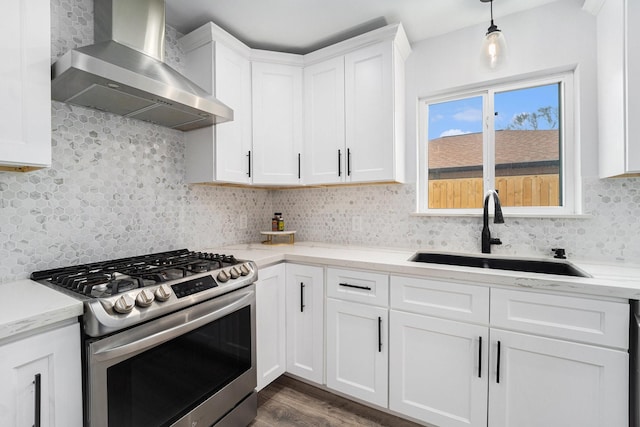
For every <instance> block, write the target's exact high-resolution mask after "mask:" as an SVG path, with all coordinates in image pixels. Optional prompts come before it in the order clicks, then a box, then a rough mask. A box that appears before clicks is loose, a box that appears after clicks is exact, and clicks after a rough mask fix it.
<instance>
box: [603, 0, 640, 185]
mask: <svg viewBox="0 0 640 427" xmlns="http://www.w3.org/2000/svg"><path fill="white" fill-rule="evenodd" d="M639 20H640V2H638V1H636V0H606V1H604V4H603V5H602V7H601V9H600V12H599V13H598V17H597V34H598V35H597V37H598V119H599V120H598V127H599V139H600V153H599V159H600V176H601V177H603V178H605V177H614V176H624V175H630V174H638V173H640V122H639V121H638V120H637V117H639V116H640V75H639V73H640V27H638V25H637V22H638V21H639ZM634 24H636V25H634Z"/></svg>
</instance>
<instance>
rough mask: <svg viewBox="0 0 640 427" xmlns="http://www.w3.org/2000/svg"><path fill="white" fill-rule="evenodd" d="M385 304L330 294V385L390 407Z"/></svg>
mask: <svg viewBox="0 0 640 427" xmlns="http://www.w3.org/2000/svg"><path fill="white" fill-rule="evenodd" d="M388 318H389V310H388V309H387V308H385V307H374V306H370V305H365V304H360V303H353V302H349V301H341V300H335V299H332V298H327V387H329V388H332V389H334V390H337V391H340V392H342V393H346V394H348V395H350V396H353V397H355V398H358V399H362V400H364V401H367V402H370V403H373V404H375V405H378V406H382V407H385V408H386V407H387V397H388V357H389V341H388V325H389V323H388Z"/></svg>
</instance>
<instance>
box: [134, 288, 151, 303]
mask: <svg viewBox="0 0 640 427" xmlns="http://www.w3.org/2000/svg"><path fill="white" fill-rule="evenodd" d="M153 299H154V297H153V293H152V292H151V291H150V290H148V289H143V290H141V291H140V292H139V293H138V295H136V305H137V306H138V307H149V306H150V305H151V303H152V302H153Z"/></svg>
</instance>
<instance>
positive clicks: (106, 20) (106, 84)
mask: <svg viewBox="0 0 640 427" xmlns="http://www.w3.org/2000/svg"><path fill="white" fill-rule="evenodd" d="M164 35H165V4H164V0H135V1H132V0H94V39H95V44H93V45H90V46H85V47H81V48H78V49H74V50H71V51H69V52H67V53H65V54H64V55H63V56H62V57H61V58H60V59H59V60H58V61H57V62H56V63H55V64H53V65H52V66H51V79H52V81H51V97H52V99H54V100H56V101H63V102H68V103H70V104H75V105H80V106H83V107H88V108H93V109H96V110H101V111H107V112H110V113H114V114H118V115H121V116H125V117H131V118H134V119H140V120H145V121H149V122H153V123H156V124H159V125H162V126H167V127H170V128H174V129H179V130H182V131H187V130H193V129H198V128H201V127H206V126H211V125H214V124H216V123H221V122H226V121H229V120H233V110H231V109H230V108H229V107H227V106H226V105H224V104H223V103H221V102H220V101H218V100H217V99H215V98H214V97H212V96H211V95H210V94H209V93H208V92H206V91H205V90H204V89H202V88H200V87H199V86H197V85H196V84H195V83H193V82H192V81H190V80H188V79H187V78H185V77H184V76H182V75H181V74H180V73H178V72H177V71H175V70H174V69H173V68H171V67H169V66H168V65H166V64H165V63H164Z"/></svg>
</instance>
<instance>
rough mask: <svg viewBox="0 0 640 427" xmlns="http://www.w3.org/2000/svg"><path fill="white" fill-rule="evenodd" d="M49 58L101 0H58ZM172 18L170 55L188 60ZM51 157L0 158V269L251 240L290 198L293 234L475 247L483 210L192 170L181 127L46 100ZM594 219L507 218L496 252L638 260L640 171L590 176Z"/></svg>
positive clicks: (392, 191)
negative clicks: (280, 186) (21, 163)
mask: <svg viewBox="0 0 640 427" xmlns="http://www.w3.org/2000/svg"><path fill="white" fill-rule="evenodd" d="M51 12H52V17H51V27H52V32H51V41H52V46H51V55H52V62H53V61H54V60H55V59H56V58H57V57H59V56H60V55H61V54H63V53H64V52H66V51H67V50H69V49H72V48H74V47H76V46H84V45H87V44H90V43H92V41H93V1H92V0H81V1H73V2H72V1H70V0H52V1H51ZM178 37H179V34H178V33H177V32H176V31H175V30H173V29H172V28H170V27H167V40H166V61H167V62H168V63H169V64H170V65H171V66H173V67H174V68H176V69H177V70H179V71H180V70H183V68H184V61H183V59H184V57H183V54H182V52H181V51H180V48H179V45H178V43H177V39H178ZM51 114H52V150H53V164H52V167H51V168H48V169H43V170H39V171H36V172H31V173H26V174H21V173H14V172H0V260H1V261H0V282H3V281H10V280H14V279H18V278H25V277H28V275H29V274H30V273H31V272H32V271H34V270H42V269H47V268H54V267H58V266H63V265H68V264H71V263H85V262H92V261H98V260H102V259H109V258H116V257H124V256H129V255H136V254H142V253H148V252H152V251H163V250H170V249H175V248H180V247H188V248H192V249H202V248H207V247H215V246H220V245H228V244H235V243H246V242H256V241H258V240H259V238H260V236H259V231H260V230H268V229H270V218H271V216H272V214H273V212H274V211H278V212H282V213H283V215H284V217H285V221H286V225H287V228H288V229H295V230H297V235H296V240H298V241H303V240H309V241H322V242H328V243H340V244H352V245H370V246H376V247H381V246H387V247H397V248H410V249H418V248H424V249H436V250H447V251H465V252H478V251H479V239H480V229H481V227H482V225H481V219H480V218H470V217H465V218H445V217H418V216H412V215H410V213H411V212H413V211H414V210H415V197H416V194H415V193H416V188H415V185H413V184H405V185H401V184H395V185H370V186H353V187H351V186H349V187H329V188H309V189H294V190H283V191H267V190H258V189H251V188H237V187H214V186H196V185H187V184H185V183H184V172H185V160H184V143H185V140H184V136H183V134H182V133H181V132H178V131H173V130H170V129H167V128H163V127H159V126H155V125H152V124H149V123H145V122H140V121H137V120H132V119H126V118H123V117H119V116H114V115H111V114H106V113H101V112H98V111H94V110H89V109H84V108H80V107H74V106H70V105H67V104H63V103H58V102H52V104H51ZM583 190H584V206H585V213H586V214H589V215H591V216H590V217H589V218H586V219H535V218H509V217H507V218H506V223H505V224H504V225H494V226H492V230H493V232H494V234H495V235H496V236H498V237H500V238H501V239H502V241H503V242H504V244H503V245H502V246H501V247H498V248H495V250H494V251H495V252H496V253H504V254H516V253H517V254H523V253H524V254H529V255H541V256H548V255H549V253H550V248H552V247H556V246H560V247H564V248H566V249H567V253H568V255H569V257H574V258H588V259H595V260H605V261H607V260H611V261H613V260H627V261H631V262H636V263H640V243H639V240H638V239H637V237H636V236H638V235H639V234H640V179H638V178H628V179H618V180H605V181H603V180H599V179H597V178H585V179H584V180H583Z"/></svg>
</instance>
